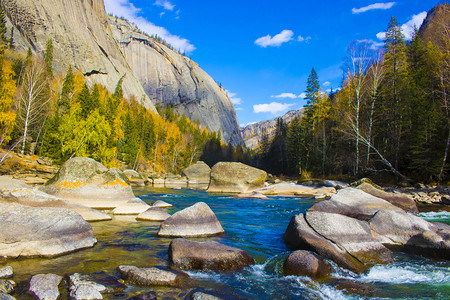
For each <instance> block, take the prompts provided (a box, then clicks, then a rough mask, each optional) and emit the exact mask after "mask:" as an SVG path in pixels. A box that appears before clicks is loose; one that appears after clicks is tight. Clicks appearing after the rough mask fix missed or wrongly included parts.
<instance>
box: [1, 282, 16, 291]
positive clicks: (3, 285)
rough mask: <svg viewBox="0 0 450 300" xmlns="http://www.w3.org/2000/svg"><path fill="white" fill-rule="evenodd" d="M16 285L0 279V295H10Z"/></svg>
mask: <svg viewBox="0 0 450 300" xmlns="http://www.w3.org/2000/svg"><path fill="white" fill-rule="evenodd" d="M15 286H16V283H15V282H14V281H12V280H5V279H0V294H10V293H12V292H13V291H14V287H15Z"/></svg>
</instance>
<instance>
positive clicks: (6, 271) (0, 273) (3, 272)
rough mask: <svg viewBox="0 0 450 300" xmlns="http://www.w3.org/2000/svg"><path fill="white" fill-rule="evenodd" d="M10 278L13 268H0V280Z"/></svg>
mask: <svg viewBox="0 0 450 300" xmlns="http://www.w3.org/2000/svg"><path fill="white" fill-rule="evenodd" d="M12 276H13V268H12V267H3V268H0V279H5V278H10V277H12Z"/></svg>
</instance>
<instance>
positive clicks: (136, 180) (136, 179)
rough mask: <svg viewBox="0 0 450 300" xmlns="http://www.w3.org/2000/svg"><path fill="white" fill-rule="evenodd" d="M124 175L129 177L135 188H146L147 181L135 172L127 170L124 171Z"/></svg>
mask: <svg viewBox="0 0 450 300" xmlns="http://www.w3.org/2000/svg"><path fill="white" fill-rule="evenodd" d="M123 174H124V175H125V176H127V178H128V181H129V182H130V184H131V185H134V186H145V180H144V178H142V176H141V175H140V174H139V173H138V172H136V171H135V170H131V169H127V170H124V171H123Z"/></svg>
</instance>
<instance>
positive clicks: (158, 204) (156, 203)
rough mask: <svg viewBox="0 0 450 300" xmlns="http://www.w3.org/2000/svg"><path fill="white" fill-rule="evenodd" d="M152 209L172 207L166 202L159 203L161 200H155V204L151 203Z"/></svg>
mask: <svg viewBox="0 0 450 300" xmlns="http://www.w3.org/2000/svg"><path fill="white" fill-rule="evenodd" d="M152 207H161V208H165V207H173V205H172V204H169V203H167V202H164V201H161V200H157V201H155V203H153V205H152Z"/></svg>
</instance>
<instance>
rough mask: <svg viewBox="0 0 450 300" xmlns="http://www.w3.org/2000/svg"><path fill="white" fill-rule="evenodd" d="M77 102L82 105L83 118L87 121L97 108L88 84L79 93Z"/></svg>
mask: <svg viewBox="0 0 450 300" xmlns="http://www.w3.org/2000/svg"><path fill="white" fill-rule="evenodd" d="M77 101H78V102H79V103H80V105H81V117H82V118H83V119H86V118H87V117H88V116H89V114H90V113H91V112H92V111H93V110H94V109H95V108H96V107H94V105H93V103H92V97H91V92H90V91H89V88H88V86H87V84H86V83H85V84H84V85H83V88H82V89H81V91H80V92H79V93H78V95H77Z"/></svg>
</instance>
